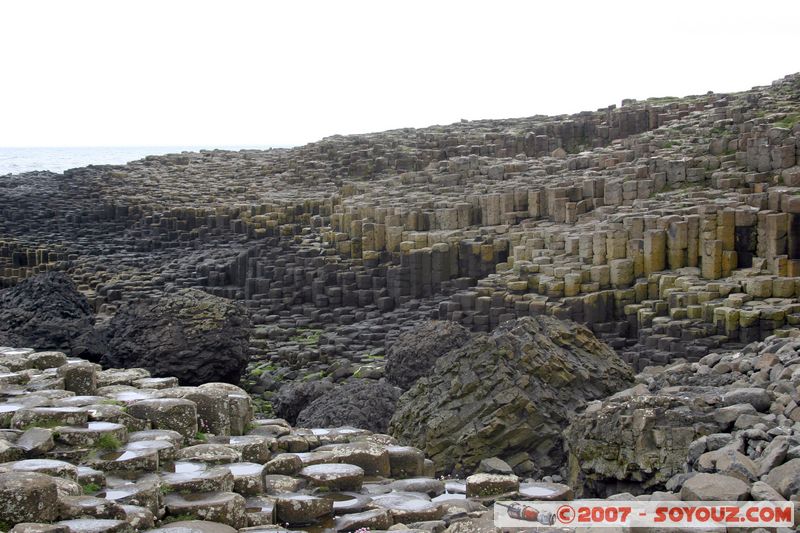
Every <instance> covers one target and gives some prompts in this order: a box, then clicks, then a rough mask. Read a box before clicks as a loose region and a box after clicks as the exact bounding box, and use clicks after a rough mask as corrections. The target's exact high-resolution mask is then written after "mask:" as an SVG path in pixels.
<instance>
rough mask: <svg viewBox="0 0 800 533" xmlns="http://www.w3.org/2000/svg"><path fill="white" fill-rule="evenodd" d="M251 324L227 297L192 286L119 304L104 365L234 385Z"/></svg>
mask: <svg viewBox="0 0 800 533" xmlns="http://www.w3.org/2000/svg"><path fill="white" fill-rule="evenodd" d="M249 328H250V322H249V319H248V318H247V315H246V314H245V311H244V310H243V309H242V308H241V307H240V306H238V305H237V304H235V303H233V302H232V301H230V300H226V299H224V298H219V297H216V296H212V295H210V294H207V293H205V292H203V291H199V290H195V289H184V290H180V291H177V292H175V293H170V294H164V295H162V296H161V297H159V298H153V299H142V300H138V301H136V302H133V303H129V304H127V305H125V306H123V307H122V308H121V309H120V310H119V311H118V312H117V314H116V315H114V318H113V319H112V320H111V322H110V324H109V326H108V329H107V333H106V335H107V337H106V338H107V349H106V350H105V352H104V354H103V357H102V358H101V360H100V362H101V364H103V366H105V367H121V368H131V367H141V368H146V369H147V370H149V371H150V372H151V373H152V375H153V376H156V377H166V376H175V377H177V378H178V379H179V380H180V382H181V383H182V384H184V385H200V384H202V383H207V382H212V381H222V382H226V383H234V384H236V383H238V382H239V378H240V377H241V375H242V372H243V371H244V369H245V367H246V365H247V361H248V359H249V356H248V353H247V342H248V338H249Z"/></svg>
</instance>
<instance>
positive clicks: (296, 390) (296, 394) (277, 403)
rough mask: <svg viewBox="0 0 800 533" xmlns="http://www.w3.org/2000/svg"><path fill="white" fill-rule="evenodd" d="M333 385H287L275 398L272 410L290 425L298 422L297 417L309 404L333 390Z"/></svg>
mask: <svg viewBox="0 0 800 533" xmlns="http://www.w3.org/2000/svg"><path fill="white" fill-rule="evenodd" d="M333 387H334V385H333V383H332V382H330V381H327V380H313V381H300V382H293V383H287V384H286V385H284V386H283V387H281V388H280V390H279V391H278V392H277V394H275V396H273V398H272V409H273V411H275V414H276V415H278V416H279V417H281V418H283V419H284V420H286V421H287V422H289V423H290V424H294V423H295V422H296V421H297V415H299V414H300V412H301V411H302V410H303V409H305V408H306V406H307V405H308V404H310V403H311V402H313V401H314V400H316V399H317V398H319V397H320V396H322V395H323V394H325V393H327V392H330V391H331V390H333Z"/></svg>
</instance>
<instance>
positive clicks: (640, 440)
mask: <svg viewBox="0 0 800 533" xmlns="http://www.w3.org/2000/svg"><path fill="white" fill-rule="evenodd" d="M638 392H639V393H641V392H642V391H641V390H639V391H638ZM720 429H721V426H720V424H719V423H717V422H716V421H715V420H714V417H713V408H712V406H711V405H709V403H707V401H706V400H705V399H703V398H699V397H698V398H690V397H688V396H687V395H679V394H675V395H668V394H657V395H649V394H647V395H641V396H640V395H638V394H636V395H623V396H621V397H619V398H615V399H614V400H609V401H606V402H602V403H601V402H599V401H598V402H595V403H593V405H591V406H589V408H587V409H586V410H585V411H584V412H582V413H581V414H580V415H578V416H576V417H575V418H574V420H573V421H572V423H571V425H570V426H569V428H567V430H566V431H565V433H564V441H565V444H566V447H567V449H568V452H569V453H568V457H569V463H568V469H567V472H568V479H569V482H570V485H571V486H573V487H576V489H577V492H578V493H579V494H581V495H583V496H587V497H588V496H608V495H611V494H616V493H619V492H630V493H632V494H641V493H642V492H644V491H648V490H656V489H663V488H664V485H665V484H666V483H667V482H668V481H669V480H670V478H672V477H673V476H675V475H677V474H681V473H684V472H685V470H686V456H687V452H688V450H689V446H690V445H691V443H692V442H693V441H695V440H696V439H698V438H700V437H702V436H704V435H708V434H711V433H715V432H717V431H719V430H720Z"/></svg>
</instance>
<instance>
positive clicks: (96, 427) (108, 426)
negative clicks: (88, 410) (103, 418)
mask: <svg viewBox="0 0 800 533" xmlns="http://www.w3.org/2000/svg"><path fill="white" fill-rule="evenodd" d="M86 425H87V426H88V429H91V430H93V431H114V430H117V429H122V427H123V426H122V425H120V424H115V423H113V422H89V423H88V424H86Z"/></svg>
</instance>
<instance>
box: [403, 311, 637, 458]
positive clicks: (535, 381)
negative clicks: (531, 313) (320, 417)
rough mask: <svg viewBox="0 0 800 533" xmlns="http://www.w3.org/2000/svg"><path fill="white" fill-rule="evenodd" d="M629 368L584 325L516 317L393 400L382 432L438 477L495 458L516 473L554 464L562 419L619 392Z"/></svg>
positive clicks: (626, 381)
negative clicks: (427, 460) (429, 462)
mask: <svg viewBox="0 0 800 533" xmlns="http://www.w3.org/2000/svg"><path fill="white" fill-rule="evenodd" d="M631 380H632V373H631V370H630V368H629V367H628V366H627V365H626V364H625V363H624V362H622V360H621V359H619V357H618V356H617V355H616V354H615V353H614V352H613V350H611V348H609V347H608V346H606V345H605V344H603V343H602V342H600V341H599V340H597V338H595V336H594V335H593V334H592V333H591V332H590V331H589V330H588V329H587V328H585V327H584V326H580V325H578V324H575V323H572V322H562V321H559V320H556V319H554V318H551V317H545V316H539V317H526V318H522V319H519V320H516V321H513V322H507V323H505V324H503V325H501V326H500V327H499V328H498V329H497V330H495V331H494V332H493V333H492V334H491V335H481V336H478V337H476V338H475V339H473V340H472V341H471V342H470V343H469V344H467V345H465V346H463V347H461V348H459V349H457V350H453V351H452V352H450V353H448V354H447V355H445V356H442V357H441V358H440V359H439V360H438V361H437V363H436V366H435V367H434V369H433V370H432V371H431V372H430V374H429V376H428V377H425V378H422V379H420V380H419V381H418V382H417V383H416V385H414V387H412V388H411V389H410V390H409V391H408V392H406V393H405V394H404V395H403V396H402V397H401V398H400V401H399V403H398V407H397V412H396V413H395V415H394V417H393V418H392V421H391V426H390V432H391V433H392V434H393V435H394V436H395V437H397V438H399V439H400V440H401V441H405V442H408V443H410V444H413V445H414V446H417V447H419V448H421V449H424V450H425V452H426V455H429V456H430V457H431V459H433V461H434V462H435V463H436V467H437V469H438V470H440V471H444V472H462V471H472V470H473V469H474V468H475V467H476V466H477V465H478V463H479V462H480V460H481V459H484V458H487V457H493V456H497V457H500V458H501V459H504V460H505V461H507V462H509V464H511V466H512V467H515V468H516V469H517V471H519V472H526V473H527V472H533V471H537V472H553V471H555V470H556V469H557V468H558V467H559V466H561V464H562V463H563V461H564V459H565V456H564V452H563V449H562V442H561V433H562V431H563V429H564V427H565V426H566V425H567V423H568V416H569V415H570V414H571V413H573V412H574V411H575V410H577V409H580V408H582V407H583V406H585V404H586V402H587V401H589V400H593V399H597V398H602V397H605V396H608V395H609V394H611V393H613V392H615V391H617V390H619V389H621V388H624V387H625V386H627V385H628V384H629V383H630V382H631Z"/></svg>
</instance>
